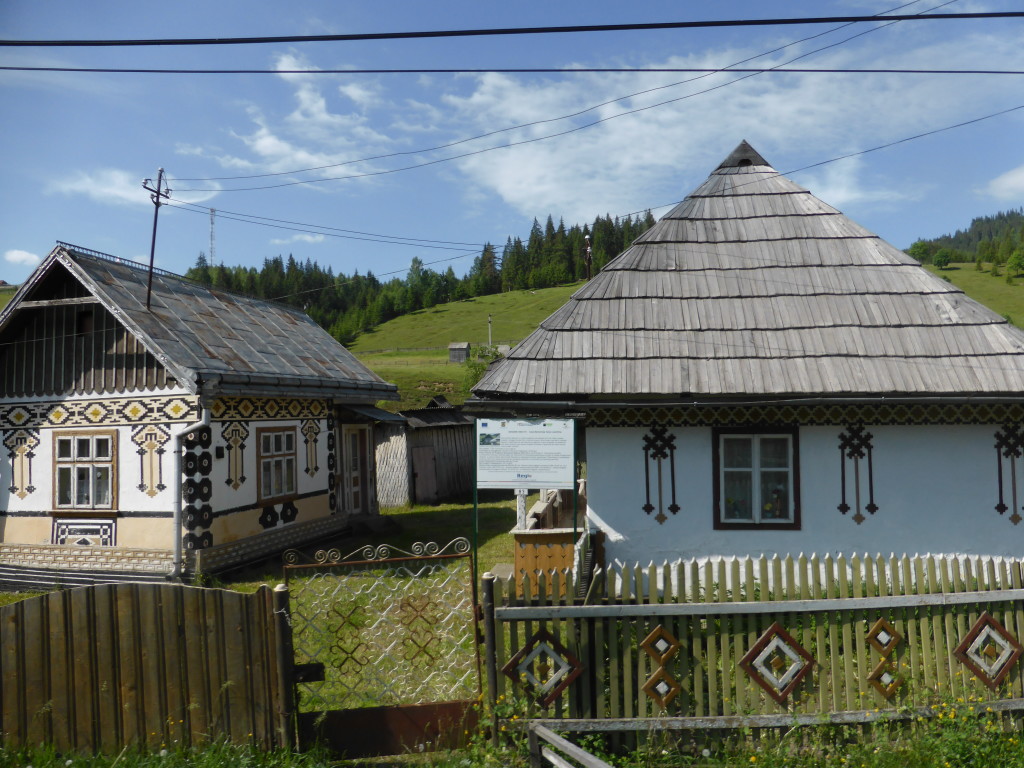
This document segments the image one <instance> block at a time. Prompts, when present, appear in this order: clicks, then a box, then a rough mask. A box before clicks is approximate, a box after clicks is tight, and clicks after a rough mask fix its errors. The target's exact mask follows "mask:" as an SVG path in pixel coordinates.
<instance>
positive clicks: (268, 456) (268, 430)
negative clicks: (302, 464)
mask: <svg viewBox="0 0 1024 768" xmlns="http://www.w3.org/2000/svg"><path fill="white" fill-rule="evenodd" d="M297 433H298V430H297V429H296V428H295V427H294V426H291V427H257V429H256V498H257V500H258V501H259V502H260V503H264V502H273V503H275V504H277V503H279V502H282V501H288V500H290V499H294V498H295V497H296V496H298V495H299V457H298V439H297ZM274 434H281V435H285V436H286V437H285V441H287V437H291V443H292V447H291V449H290V450H288V449H286V448H284V447H282V449H281V450H280V451H278V450H276V449H274V448H273V446H271V451H270V453H267V452H265V450H264V447H263V443H264V439H263V438H264V437H265V436H270V435H274ZM289 457H290V458H291V460H292V461H291V466H292V472H291V486H292V487H291V490H290V491H289V490H284V488H282V489H279V490H280V492H279V493H277V494H275V493H273V490H274V489H273V488H271V493H270V494H264V492H263V463H264V461H268V460H269V461H272V462H273V461H276V460H278V459H280V460H282V461H283V462H284V466H285V467H287V459H288V458H289ZM271 471H272V470H271ZM284 472H285V470H284V469H282V478H284ZM271 482H273V478H271ZM284 485H285V486H286V485H287V481H286V480H285V482H284Z"/></svg>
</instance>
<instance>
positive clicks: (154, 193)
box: [142, 168, 171, 310]
mask: <svg viewBox="0 0 1024 768" xmlns="http://www.w3.org/2000/svg"><path fill="white" fill-rule="evenodd" d="M161 187H162V189H161ZM142 188H143V189H144V190H146V191H147V192H149V193H150V195H149V199H150V200H152V201H153V206H154V208H153V239H152V241H150V244H149V280H148V281H147V282H146V309H147V310H148V309H149V297H150V294H152V292H153V258H154V256H156V222H157V217H159V215H160V206H161V205H163V204H164V202H163V201H164V198H167V199H168V200H170V199H171V190H170V189H168V188H167V187H166V186H165V185H164V169H163V168H161V169H160V172H159V173H158V174H157V177H156V188H155V189H154V188H153V180H152V179H143V180H142Z"/></svg>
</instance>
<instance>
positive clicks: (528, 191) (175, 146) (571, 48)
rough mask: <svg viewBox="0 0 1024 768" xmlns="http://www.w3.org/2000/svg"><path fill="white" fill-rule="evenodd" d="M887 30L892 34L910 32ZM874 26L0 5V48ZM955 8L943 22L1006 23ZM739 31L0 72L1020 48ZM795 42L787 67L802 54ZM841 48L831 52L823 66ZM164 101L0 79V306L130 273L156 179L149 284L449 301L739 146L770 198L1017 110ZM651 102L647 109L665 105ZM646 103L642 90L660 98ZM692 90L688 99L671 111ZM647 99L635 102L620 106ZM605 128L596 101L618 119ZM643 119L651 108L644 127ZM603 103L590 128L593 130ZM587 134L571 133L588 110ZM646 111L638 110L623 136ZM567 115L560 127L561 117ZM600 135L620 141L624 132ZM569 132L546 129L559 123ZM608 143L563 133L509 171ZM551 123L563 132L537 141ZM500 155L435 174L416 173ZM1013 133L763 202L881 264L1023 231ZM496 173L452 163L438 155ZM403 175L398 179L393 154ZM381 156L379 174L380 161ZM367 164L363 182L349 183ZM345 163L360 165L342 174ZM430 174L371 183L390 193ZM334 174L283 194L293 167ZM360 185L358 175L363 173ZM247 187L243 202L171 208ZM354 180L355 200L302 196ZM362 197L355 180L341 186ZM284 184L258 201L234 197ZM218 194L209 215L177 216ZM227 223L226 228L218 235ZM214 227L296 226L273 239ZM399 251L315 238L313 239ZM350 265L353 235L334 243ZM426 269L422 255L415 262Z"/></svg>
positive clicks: (551, 88)
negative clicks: (50, 271) (261, 273)
mask: <svg viewBox="0 0 1024 768" xmlns="http://www.w3.org/2000/svg"><path fill="white" fill-rule="evenodd" d="M939 2H941V0H929V1H928V2H914V3H910V4H909V5H907V6H906V7H904V8H903V9H902V10H901V11H899V12H900V13H917V12H921V11H926V10H928V9H930V8H934V7H935V6H937V5H938V4H939ZM899 4H900V3H899V0H892V2H888V3H886V2H869V1H868V0H863V1H860V2H857V1H853V0H851V1H850V2H776V1H773V0H759V1H758V2H743V1H734V2H728V3H694V2H691V3H679V2H655V1H650V2H643V3H623V2H621V0H616V1H615V2H605V1H604V0H587V1H586V2H576V1H575V0H562V1H561V2H557V3H540V2H531V3H526V2H523V3H502V4H498V3H481V2H436V3H434V2H432V3H426V2H422V0H414V1H406V0H392V2H389V3H379V2H378V3H370V2H360V3H355V2H326V1H320V2H314V1H309V0H293V1H292V2H290V3H288V4H287V5H284V4H282V3H279V2H278V3H268V2H255V1H253V0H247V1H246V2H241V1H235V0H218V1H217V2H206V3H200V2H194V1H193V0H184V1H182V2H176V3H161V4H156V3H140V2H137V0H135V1H134V2H114V1H112V0H92V1H91V2H89V3H83V2H80V0H71V1H69V0H51V1H49V2H45V3H41V2H38V0H3V2H2V3H0V37H3V38H5V39H71V38H74V39H88V38H103V39H109V38H172V37H173V38H189V37H225V36H230V37H242V36H259V35H308V34H341V33H359V32H394V31H413V30H427V29H456V28H478V27H522V26H542V25H570V24H571V25H577V24H614V23H629V22H657V21H682V20H693V19H712V18H714V19H720V18H721V19H724V18H744V17H746V18H767V17H796V16H838V15H855V14H856V15H860V14H865V15H866V14H876V13H881V12H884V11H886V10H890V9H893V8H895V7H896V6H898V5H899ZM1020 9H1021V6H1020V3H1019V2H1011V1H1010V0H992V1H991V2H972V1H971V0H958V1H957V2H953V3H951V4H949V5H946V6H945V7H943V8H942V10H943V11H948V12H953V11H959V12H968V11H999V10H1020ZM836 26H838V25H817V26H786V27H781V26H780V27H747V28H728V29H701V30H673V31H658V32H649V31H643V32H637V31H632V32H613V33H596V34H555V35H542V36H530V37H523V36H517V37H483V38H466V39H441V40H416V41H378V42H346V43H337V42H335V43H305V44H292V45H275V44H271V45H251V46H224V47H195V46H190V47H163V48H113V49H101V48H55V47H54V48H0V64H3V65H6V66H72V67H161V68H233V69H242V68H250V69H274V70H281V69H353V68H460V67H462V68H485V67H498V68H500V67H506V68H511V67H578V68H582V67H726V66H729V65H731V64H734V63H736V62H739V61H741V60H744V59H747V58H749V57H751V56H757V55H759V54H765V53H767V52H769V51H773V50H774V49H778V48H780V47H781V46H788V47H785V48H784V49H782V50H778V51H775V52H773V53H768V55H765V56H762V57H761V58H758V59H756V60H755V61H753V62H750V63H748V64H746V65H745V66H751V65H758V66H775V65H779V64H783V63H784V62H787V61H789V60H791V59H793V58H794V57H797V56H801V55H804V54H807V53H810V52H812V51H815V50H816V49H818V48H822V47H824V46H831V47H828V48H827V49H825V50H822V51H819V52H817V53H813V54H812V55H810V56H807V57H806V58H802V59H801V60H800V61H799V62H798V63H796V64H794V65H793V66H804V67H820V68H914V69H936V68H941V69H1017V70H1024V46H1022V45H1021V44H1020V41H1021V40H1024V20H998V21H990V20H980V21H979V20H973V21H972V20H964V21H960V20H957V21H938V20H933V21H921V22H902V23H896V24H892V25H891V26H887V27H884V28H879V29H876V30H875V31H871V32H870V33H868V34H863V35H860V36H858V37H856V38H854V39H850V40H847V38H850V37H851V36H853V35H858V34H859V33H863V32H866V31H867V30H869V29H871V28H872V27H876V26H877V27H880V26H881V25H880V24H879V25H864V24H860V25H856V26H854V27H850V26H847V27H844V28H842V29H839V30H836V31H831V32H829V31H828V30H831V29H834V27H836ZM821 33H827V34H822V35H821V36H820V37H817V38H815V39H813V40H806V41H804V42H796V41H799V40H801V39H802V38H806V37H809V36H811V35H818V34H821ZM844 41H845V42H844ZM694 77H695V75H693V74H679V73H587V74H566V73H550V74H459V75H448V74H434V75H422V74H374V75H364V74H360V75H355V74H353V75H333V74H330V75H328V74H323V75H314V74H310V75H286V74H270V75H195V74H193V75H167V74H159V75H157V74H149V75H144V74H82V73H41V72H12V71H2V72H0V103H2V104H3V116H4V119H3V129H2V141H0V160H2V168H3V171H2V173H0V200H2V201H3V204H2V206H0V278H2V279H5V280H7V281H8V282H11V283H18V282H21V281H22V280H24V279H25V277H27V275H28V274H29V273H30V272H31V270H32V269H33V267H34V265H35V264H36V263H37V262H38V260H39V259H40V258H41V257H43V256H45V255H46V254H47V253H48V252H49V251H50V250H51V248H52V247H53V245H54V242H55V241H56V240H64V241H67V242H71V243H75V244H78V245H81V246H85V247H87V248H92V249H95V250H99V251H103V252H106V253H111V254H114V255H116V256H120V257H123V258H129V259H135V260H138V261H147V260H148V254H149V245H150V235H151V228H152V221H153V205H152V203H151V202H150V200H149V196H148V193H146V192H145V191H144V190H143V189H142V187H141V181H142V179H143V178H145V177H153V178H155V177H156V172H157V168H158V167H161V166H162V167H164V168H165V169H166V170H167V173H168V174H169V176H170V181H169V184H170V187H171V189H172V197H173V198H174V199H175V201H178V202H176V205H177V204H181V203H191V204H193V205H194V206H196V207H194V208H191V209H189V210H183V209H180V208H172V207H163V208H162V209H161V211H160V224H159V231H158V237H157V257H156V261H157V265H158V266H160V267H162V268H164V269H169V270H171V271H174V272H184V271H185V270H186V269H188V267H190V266H191V265H192V264H193V263H194V262H195V260H196V257H197V255H198V254H199V252H200V251H206V252H209V250H210V216H209V208H211V207H212V208H215V209H216V210H217V211H219V214H218V216H217V219H216V257H217V261H223V262H224V263H227V264H230V265H234V264H244V265H256V266H259V265H260V264H262V262H263V259H264V258H266V257H269V256H275V255H278V254H281V255H285V256H286V255H287V254H289V253H291V254H293V255H294V256H295V257H296V258H298V259H302V260H305V259H307V258H310V259H313V260H315V261H318V262H320V263H321V264H322V265H324V266H328V265H329V266H331V267H333V268H334V269H335V271H338V272H344V273H346V274H351V273H352V272H354V271H356V270H358V271H359V272H360V273H366V272H367V271H372V272H374V273H375V274H377V275H379V276H387V275H388V274H389V273H392V272H394V273H396V274H399V275H404V273H405V270H406V269H407V268H408V265H409V262H410V260H411V259H412V258H413V257H414V256H418V257H420V258H421V259H422V260H423V261H424V262H426V263H428V264H430V263H433V264H432V266H433V268H434V269H438V270H443V269H446V268H447V266H448V264H451V265H452V266H453V267H454V268H455V271H456V272H457V273H458V274H462V273H464V272H465V271H466V270H467V269H468V268H469V266H470V264H471V262H472V257H473V256H474V255H476V254H478V253H479V250H480V247H481V246H482V244H483V243H485V242H493V243H495V244H496V245H498V246H499V248H500V246H501V245H502V244H503V243H504V241H505V238H506V237H507V236H508V235H513V236H516V235H519V236H523V237H525V236H526V235H527V234H528V231H529V227H530V223H531V221H532V219H533V218H534V217H538V218H540V219H541V221H543V219H544V217H545V216H547V215H548V214H549V213H550V214H552V215H553V216H554V217H555V219H556V221H557V219H558V217H563V218H564V220H565V222H566V223H567V224H572V223H576V222H579V223H584V222H590V221H592V220H593V218H594V217H595V216H596V215H599V214H606V213H607V214H611V215H613V216H614V215H624V214H627V213H630V212H633V211H639V210H643V209H646V208H651V209H652V210H653V212H654V214H655V216H660V215H662V214H663V213H664V212H665V211H666V210H667V207H666V206H667V205H668V204H670V203H673V202H675V201H678V200H680V199H682V198H683V197H684V196H685V195H686V194H687V193H689V192H690V191H692V190H693V189H694V188H695V187H696V186H697V185H698V184H699V183H700V182H701V181H703V180H704V179H705V178H706V177H707V175H708V173H710V172H711V171H712V170H713V169H714V168H715V167H716V165H717V164H718V163H719V162H720V161H721V160H722V159H723V158H724V157H725V156H726V155H727V154H728V153H729V152H730V151H731V150H732V149H733V147H734V146H735V145H736V144H738V143H739V142H740V141H741V140H743V139H746V140H748V141H749V142H750V143H751V144H752V145H753V146H754V147H755V148H756V149H757V150H758V151H760V152H761V154H762V155H764V157H765V158H766V159H767V160H768V162H770V163H771V164H772V165H773V166H774V167H775V168H776V169H777V170H779V171H782V172H784V173H785V172H788V171H792V170H794V169H798V168H802V167H804V166H807V165H811V164H814V163H819V162H821V161H824V160H829V159H831V158H835V157H838V156H841V155H845V154H848V153H852V152H857V151H860V150H864V149H869V148H871V147H875V146H878V145H881V144H885V143H888V142H892V141H896V140H899V139H901V138H904V137H907V136H912V135H915V134H919V133H923V132H926V131H930V130H933V129H936V128H941V127H943V126H947V125H951V124H955V123H959V122H962V121H966V120H971V119H973V118H977V117H981V116H983V115H987V114H990V113H994V112H998V111H1001V110H1005V109H1008V108H1011V107H1015V106H1019V105H1022V104H1024V77H1022V76H1009V75H1004V76H992V75H989V76H981V75H971V76H962V75H957V76H934V75H863V74H861V75H851V74H818V75H813V74H784V75H783V74H762V75H757V76H755V77H750V78H746V79H743V80H741V81H740V82H737V83H736V84H733V85H726V83H728V82H729V81H731V80H735V79H737V78H738V77H741V76H738V75H736V74H715V75H711V76H708V77H705V78H702V79H699V80H693V81H692V82H686V83H682V84H677V83H681V82H682V81H686V80H692V78H694ZM674 84H675V85H674ZM664 86H667V87H664ZM711 86H723V87H718V88H716V89H714V90H712V91H710V92H707V93H698V92H699V91H704V90H706V89H708V88H709V87H711ZM649 89H658V90H653V91H650V92H648V93H644V94H641V95H632V96H631V94H637V93H638V92H640V91H647V90H649ZM626 96H628V98H625V99H623V100H621V101H614V102H612V101H611V100H612V99H616V98H619V97H626ZM665 101H669V102H670V103H667V104H663V105H661V106H653V107H652V105H655V104H658V103H660V102H665ZM606 102H608V103H606ZM602 103H603V105H602V106H598V107H597V108H596V109H590V108H592V107H595V106H596V105H599V104H602ZM646 107H651V108H648V109H645V108H646ZM588 109H589V111H584V110H588ZM637 109H640V110H641V111H637V112H633V113H632V114H628V115H622V116H617V115H620V114H621V113H623V112H627V111H630V110H637ZM574 113H581V114H577V115H576V116H574V117H565V118H563V116H566V115H572V114H574ZM598 117H600V118H612V119H610V120H606V121H605V122H601V123H599V124H597V125H594V126H593V127H587V128H583V129H581V130H578V131H575V132H573V133H570V134H567V135H564V136H560V137H555V138H549V139H544V140H541V141H535V142H532V143H529V144H525V145H521V146H514V147H509V146H507V145H508V144H509V143H510V142H519V141H523V140H525V139H533V138H539V137H544V136H547V135H549V134H553V133H558V132H562V131H565V130H567V129H569V128H575V127H579V126H583V125H585V124H587V123H591V122H593V121H594V120H595V119H597V118H598ZM557 118H563V119H557ZM535 121H547V122H543V123H539V124H536V125H532V126H529V127H524V128H517V129H515V130H511V131H504V132H502V133H498V134H496V135H493V136H490V137H487V138H482V139H476V140H473V141H469V142H466V143H463V144H459V145H458V146H456V147H451V148H449V149H440V150H432V149H431V148H435V147H438V146H440V145H444V144H449V143H451V142H455V141H460V140H463V139H467V138H471V137H475V136H479V135H481V134H485V133H489V132H493V131H498V130H500V129H505V128H510V127H512V126H518V125H523V124H525V123H531V122H535ZM1022 136H1024V110H1019V111H1016V112H1013V113H1010V114H1008V115H1004V116H1001V117H996V118H994V119H991V120H986V121H984V122H980V123H977V124H974V125H969V126H967V127H964V128H960V129H957V130H953V131H948V132H945V133H942V134H939V135H936V136H931V137H927V138H923V139H920V140H916V141H913V142H908V143H905V144H901V145H899V146H896V147H893V148H890V149H885V150H882V151H879V152H874V153H871V154H868V155H865V156H861V157H858V158H855V159H850V160H844V161H841V162H837V163H832V164H828V165H824V166H821V167H817V168H813V169H811V170H807V171H802V172H798V173H791V174H789V175H790V176H791V178H793V180H794V181H796V182H797V183H799V184H801V185H803V186H804V187H807V188H808V189H810V190H811V192H813V193H814V194H815V195H817V196H818V197H820V198H821V199H823V200H825V201H826V202H828V203H830V204H832V205H834V206H835V207H837V208H839V209H840V210H842V211H843V212H844V213H846V214H847V215H849V216H851V217H852V218H853V219H855V220H856V221H858V222H859V223H861V224H862V225H864V226H865V227H867V228H868V229H870V230H872V231H874V232H877V233H878V234H879V235H881V236H882V237H884V238H885V239H887V240H889V241H890V242H891V243H893V244H894V245H896V246H898V247H900V248H905V247H907V246H909V245H910V243H911V242H913V240H915V239H916V238H918V237H933V236H937V235H940V234H943V233H945V232H949V231H952V230H955V229H957V228H960V227H966V226H967V225H968V224H969V223H970V220H971V218H973V217H975V216H979V215H986V214H991V213H995V212H996V211H1000V210H1006V209H1009V208H1019V207H1021V206H1022V205H1024V142H1022V140H1021V137H1022ZM492 147H497V149H494V150H492V151H483V152H480V153H478V154H473V155H470V156H467V157H461V158H456V159H451V160H448V159H447V158H450V157H452V156H453V155H458V154H464V153H466V152H473V151H476V150H485V149H489V148H492ZM395 153H403V154H395ZM385 155H393V156H392V157H382V156H385ZM366 158H375V159H366ZM351 161H360V162H355V163H352V162H351ZM432 161H441V162H433V163H432V164H429V165H425V166H424V167H420V168H416V169H413V170H405V171H397V172H388V171H392V170H394V169H397V168H401V167H403V166H409V165H420V164H423V163H430V162H432ZM339 163H349V164H348V165H341V166H338V167H333V168H329V169H324V170H320V171H311V172H306V173H301V174H290V173H289V172H291V171H296V170H299V169H306V168H312V167H317V166H328V165H336V164H339ZM382 172H385V173H382ZM267 173H279V174H284V175H280V176H274V177H266V178H260V179H252V180H248V181H241V180H227V179H221V180H218V181H185V179H209V178H213V177H237V176H247V175H259V174H267ZM354 174H362V175H361V176H360V177H359V178H348V179H332V180H326V179H327V178H328V177H337V176H351V175H354ZM365 174H370V175H365ZM299 180H317V181H316V182H315V183H309V184H296V185H290V186H283V187H277V188H273V189H264V190H250V191H232V190H233V188H236V187H242V186H260V185H266V184H281V183H286V182H291V181H299ZM195 190H219V191H195ZM229 212H230V213H229ZM235 214H245V215H249V216H260V217H267V218H272V219H279V220H285V221H290V222H296V224H291V225H287V226H292V227H294V229H278V228H272V227H267V226H260V225H256V224H252V223H243V222H238V221H234V220H231V218H230V217H231V216H234V215H235ZM305 225H318V226H320V227H323V226H326V227H333V228H336V229H335V230H331V231H330V232H332V233H333V234H335V235H338V234H344V232H341V231H339V230H352V231H356V232H362V233H372V235H373V236H374V237H375V236H378V235H381V236H388V237H389V238H393V237H399V238H415V239H418V240H421V241H457V242H458V243H460V245H448V244H446V243H441V242H433V243H431V242H420V243H419V244H414V245H411V246H410V245H397V244H394V243H380V242H370V241H368V240H365V239H363V240H359V239H348V238H341V237H334V236H330V235H329V234H328V231H327V230H322V229H321V230H319V232H317V231H313V232H310V231H295V230H316V229H317V227H315V226H305ZM358 236H359V237H364V235H358ZM428 246H434V247H428Z"/></svg>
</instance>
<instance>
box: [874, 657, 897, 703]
mask: <svg viewBox="0 0 1024 768" xmlns="http://www.w3.org/2000/svg"><path fill="white" fill-rule="evenodd" d="M868 682H869V683H871V685H873V686H874V687H875V690H876V691H878V692H879V693H880V694H882V695H883V696H884V697H885V698H887V699H891V698H892V697H893V696H895V695H896V691H897V690H898V689H899V687H900V686H901V685H903V677H902V676H901V675H900V674H899V673H898V670H897V668H896V661H895V660H894V659H890V658H888V657H883V658H882V659H881V660H880V661H879V662H878V665H877V666H876V667H875V668H874V669H873V670H871V674H869V675H868Z"/></svg>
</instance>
